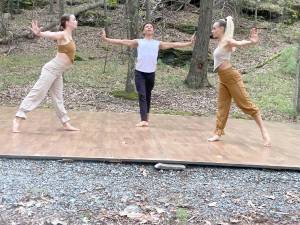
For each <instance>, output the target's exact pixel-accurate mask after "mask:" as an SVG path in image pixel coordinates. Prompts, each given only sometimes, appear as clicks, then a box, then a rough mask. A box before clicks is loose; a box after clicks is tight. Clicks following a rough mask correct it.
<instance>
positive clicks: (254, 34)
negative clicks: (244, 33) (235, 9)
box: [250, 27, 258, 44]
mask: <svg viewBox="0 0 300 225" xmlns="http://www.w3.org/2000/svg"><path fill="white" fill-rule="evenodd" d="M250 41H251V42H252V43H253V44H256V43H257V42H258V33H257V29H256V28H255V27H254V28H252V29H251V31H250Z"/></svg>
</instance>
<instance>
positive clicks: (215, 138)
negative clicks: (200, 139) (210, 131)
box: [207, 134, 221, 142]
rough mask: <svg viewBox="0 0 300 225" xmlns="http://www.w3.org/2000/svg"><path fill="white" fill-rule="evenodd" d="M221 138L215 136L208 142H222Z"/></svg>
mask: <svg viewBox="0 0 300 225" xmlns="http://www.w3.org/2000/svg"><path fill="white" fill-rule="evenodd" d="M220 138H221V136H219V135H216V134H215V135H214V136H212V137H211V138H208V139H207V140H208V141H209V142H214V141H220Z"/></svg>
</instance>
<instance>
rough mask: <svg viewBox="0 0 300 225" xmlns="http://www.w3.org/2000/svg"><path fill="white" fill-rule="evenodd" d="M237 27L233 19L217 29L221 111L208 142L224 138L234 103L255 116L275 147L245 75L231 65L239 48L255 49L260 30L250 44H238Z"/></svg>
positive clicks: (266, 143)
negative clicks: (235, 31)
mask: <svg viewBox="0 0 300 225" xmlns="http://www.w3.org/2000/svg"><path fill="white" fill-rule="evenodd" d="M233 32H234V24H233V21H232V17H227V18H226V20H219V21H217V22H216V23H214V25H213V29H212V35H213V38H215V39H217V40H218V47H217V48H216V50H215V51H214V70H215V71H218V75H219V90H218V111H217V122H216V129H215V132H214V136H213V137H211V138H209V139H208V141H218V140H219V139H220V137H221V135H224V128H225V126H226V122H227V119H228V115H229V111H230V106H231V102H232V99H233V100H234V101H235V103H236V104H237V106H238V107H239V108H240V109H241V110H242V111H243V112H244V113H246V114H248V115H250V116H252V118H253V119H254V120H255V122H256V123H257V125H258V127H259V128H260V131H261V135H262V138H263V141H264V146H266V147H269V146H271V140H270V137H269V134H268V131H267V129H266V128H265V126H264V124H263V121H262V118H261V114H260V111H259V109H258V108H257V107H256V106H255V104H254V103H253V102H252V101H251V99H250V97H249V95H248V93H247V91H246V88H245V85H244V83H243V80H242V77H241V74H240V73H239V72H238V71H237V70H236V69H234V68H232V65H231V63H230V57H231V53H232V52H233V51H234V50H235V48H238V47H245V46H249V45H254V44H256V43H257V42H258V34H257V30H256V29H255V28H253V29H252V30H251V36H250V40H242V41H236V40H234V39H233Z"/></svg>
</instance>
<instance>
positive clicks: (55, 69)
mask: <svg viewBox="0 0 300 225" xmlns="http://www.w3.org/2000/svg"><path fill="white" fill-rule="evenodd" d="M70 67H71V65H68V64H64V63H62V62H60V61H59V60H58V59H56V58H54V59H52V60H51V61H50V62H48V63H46V64H45V65H44V66H43V68H42V72H41V75H40V77H39V79H38V81H37V82H36V83H35V85H34V86H33V88H32V89H31V91H30V92H29V94H28V95H27V96H26V97H25V99H24V100H23V101H22V103H21V105H20V107H19V110H18V112H17V113H16V116H17V117H20V118H23V119H26V114H27V113H28V112H30V111H32V110H34V109H35V108H37V107H38V106H39V105H40V103H41V102H42V101H43V100H44V99H45V97H46V95H47V93H48V91H49V92H50V96H51V98H52V101H53V105H54V108H55V111H56V114H57V116H58V118H59V120H60V121H61V122H62V123H66V122H67V121H69V120H70V118H69V117H68V116H67V111H66V109H65V107H64V100H63V73H64V72H66V71H67V70H68V69H69V68H70Z"/></svg>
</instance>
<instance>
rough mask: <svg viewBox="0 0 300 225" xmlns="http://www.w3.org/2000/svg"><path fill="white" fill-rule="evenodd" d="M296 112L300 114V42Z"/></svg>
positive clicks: (299, 49)
mask: <svg viewBox="0 0 300 225" xmlns="http://www.w3.org/2000/svg"><path fill="white" fill-rule="evenodd" d="M295 100H296V112H297V113H298V114H299V113H300V42H299V46H298V54H297V74H296V98H295Z"/></svg>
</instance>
